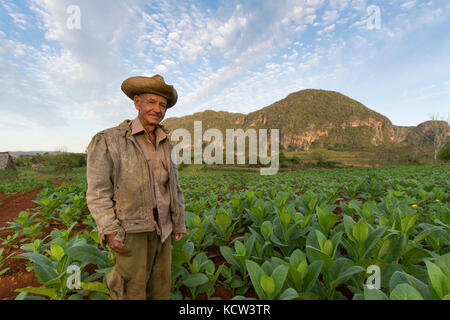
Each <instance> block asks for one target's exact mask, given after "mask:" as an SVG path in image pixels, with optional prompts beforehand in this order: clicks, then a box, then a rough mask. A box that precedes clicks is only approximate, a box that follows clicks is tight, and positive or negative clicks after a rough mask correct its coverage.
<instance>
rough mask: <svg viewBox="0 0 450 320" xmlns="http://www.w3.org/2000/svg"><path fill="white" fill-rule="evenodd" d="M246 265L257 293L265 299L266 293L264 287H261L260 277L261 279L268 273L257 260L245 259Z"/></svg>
mask: <svg viewBox="0 0 450 320" xmlns="http://www.w3.org/2000/svg"><path fill="white" fill-rule="evenodd" d="M245 265H246V267H247V272H248V274H249V276H250V280H251V282H252V284H253V287H254V288H255V291H256V294H257V295H258V297H259V298H260V299H264V298H265V294H264V290H263V288H262V287H261V284H260V282H259V279H261V277H262V276H264V275H265V276H267V274H266V273H265V272H264V270H263V269H262V268H261V267H260V266H259V265H258V264H257V263H256V262H253V261H251V260H245Z"/></svg>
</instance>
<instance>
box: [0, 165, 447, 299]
mask: <svg viewBox="0 0 450 320" xmlns="http://www.w3.org/2000/svg"><path fill="white" fill-rule="evenodd" d="M449 178H450V170H449V169H448V167H445V166H440V167H426V166H417V167H384V168H347V169H336V170H314V171H301V172H285V173H279V174H277V175H274V176H260V175H258V174H254V173H239V174H237V173H231V172H227V173H214V174H202V175H195V176H194V175H181V176H180V183H181V186H182V188H183V190H184V194H185V200H186V205H185V212H186V225H187V227H188V229H189V230H190V232H189V235H188V236H185V237H183V238H182V239H181V240H180V241H178V242H176V241H172V246H173V249H172V257H173V259H172V262H173V266H172V298H173V299H196V298H198V297H199V296H200V295H202V296H203V297H206V298H208V299H213V298H214V297H215V296H216V295H215V291H216V289H217V288H218V287H222V288H224V289H225V290H227V291H228V292H230V293H231V295H232V296H233V297H234V299H252V298H254V297H257V298H259V299H355V300H356V299H360V300H361V299H434V300H441V299H449V298H450V288H449V286H450V249H449V247H448V242H449V233H448V232H449V226H450V205H449V181H450V179H449ZM86 187H87V185H86V183H85V182H82V183H78V184H69V185H65V184H63V185H62V186H60V187H53V186H47V187H46V188H44V189H43V190H42V191H41V193H40V194H39V196H38V198H37V199H36V200H35V202H36V203H37V205H38V208H37V211H36V212H35V213H30V212H28V211H24V212H21V213H20V214H19V216H18V217H17V218H15V219H13V221H11V222H9V223H8V226H7V230H8V231H9V236H8V237H9V238H7V239H2V241H3V244H5V243H6V245H7V246H15V247H14V248H19V247H20V248H21V249H22V250H23V251H24V252H23V253H21V254H19V255H15V256H14V257H9V259H26V261H27V264H28V268H29V270H33V271H34V272H35V274H36V277H37V279H38V281H39V282H40V283H41V284H42V286H41V287H39V288H23V289H20V290H19V291H20V292H21V293H20V294H19V296H18V299H31V298H32V299H36V298H38V297H31V296H28V294H29V293H33V294H38V295H40V296H41V297H47V298H48V297H50V298H52V299H87V298H90V299H107V298H108V289H107V287H106V285H105V274H106V273H107V272H109V271H110V270H111V269H112V266H113V264H114V255H113V253H112V251H111V250H108V251H105V250H102V249H101V247H100V246H99V239H98V234H97V231H96V227H95V223H94V222H93V220H92V218H91V216H90V215H89V212H88V210H87V207H86V199H85V192H86ZM0 256H1V253H0ZM4 260H5V258H3V260H1V258H0V272H1V266H2V265H1V263H2V262H1V261H4ZM73 266H77V268H76V270H79V271H80V277H81V282H80V284H79V286H78V288H73V286H69V287H68V283H70V277H73V272H74V271H73V270H74V268H73ZM374 268H375V270H376V273H377V275H376V276H378V278H379V282H378V283H377V281H375V282H370V281H369V280H370V279H368V278H370V277H371V273H370V272H369V273H368V271H369V270H374ZM373 275H374V276H375V274H373ZM68 280H69V281H68ZM369 282H370V285H369Z"/></svg>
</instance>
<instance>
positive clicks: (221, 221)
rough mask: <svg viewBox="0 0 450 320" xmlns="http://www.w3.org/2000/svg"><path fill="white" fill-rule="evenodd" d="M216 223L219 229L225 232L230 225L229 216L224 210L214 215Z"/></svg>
mask: <svg viewBox="0 0 450 320" xmlns="http://www.w3.org/2000/svg"><path fill="white" fill-rule="evenodd" d="M215 220H216V223H217V225H218V226H219V228H220V230H222V232H223V233H225V232H226V231H227V229H228V227H229V226H230V225H231V217H230V216H229V215H228V214H227V213H226V212H225V211H219V212H218V213H217V215H216V219H215Z"/></svg>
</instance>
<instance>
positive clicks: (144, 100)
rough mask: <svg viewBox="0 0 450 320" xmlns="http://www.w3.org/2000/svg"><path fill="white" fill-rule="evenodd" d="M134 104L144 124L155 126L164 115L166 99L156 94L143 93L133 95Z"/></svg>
mask: <svg viewBox="0 0 450 320" xmlns="http://www.w3.org/2000/svg"><path fill="white" fill-rule="evenodd" d="M134 106H135V107H136V109H137V110H139V118H140V119H141V120H143V121H144V122H145V124H146V125H153V126H156V125H157V124H158V123H160V122H161V121H162V120H163V119H164V116H165V115H166V110H167V99H166V98H164V97H162V96H158V95H157V94H153V93H143V94H140V95H138V96H135V97H134Z"/></svg>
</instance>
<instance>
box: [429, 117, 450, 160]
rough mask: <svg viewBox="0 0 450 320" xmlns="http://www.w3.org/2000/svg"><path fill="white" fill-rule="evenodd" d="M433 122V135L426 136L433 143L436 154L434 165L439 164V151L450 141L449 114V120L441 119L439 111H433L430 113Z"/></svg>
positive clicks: (434, 155)
mask: <svg viewBox="0 0 450 320" xmlns="http://www.w3.org/2000/svg"><path fill="white" fill-rule="evenodd" d="M430 118H431V120H432V121H431V122H430V126H431V136H430V135H427V134H425V137H426V138H427V139H428V140H430V141H431V142H432V143H433V147H434V154H433V165H436V164H437V158H438V154H439V151H440V150H441V148H442V147H443V146H444V145H445V144H446V143H447V141H448V134H449V125H448V121H449V118H450V117H449V116H447V120H440V119H439V113H433V114H431V115H430Z"/></svg>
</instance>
